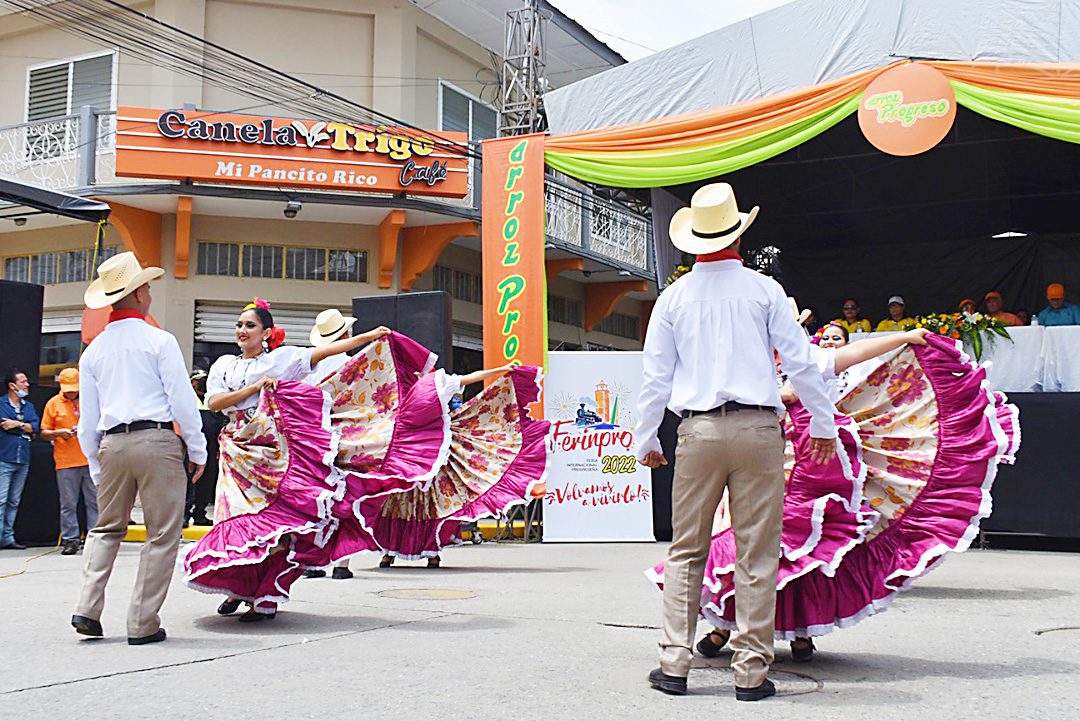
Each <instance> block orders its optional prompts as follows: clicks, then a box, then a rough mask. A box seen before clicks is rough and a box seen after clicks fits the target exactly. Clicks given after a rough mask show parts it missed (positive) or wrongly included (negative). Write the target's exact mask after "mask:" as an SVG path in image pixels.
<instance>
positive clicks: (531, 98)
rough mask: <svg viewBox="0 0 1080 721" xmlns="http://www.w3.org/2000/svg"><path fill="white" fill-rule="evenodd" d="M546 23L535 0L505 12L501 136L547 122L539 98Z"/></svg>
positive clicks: (523, 130) (500, 114) (530, 128)
mask: <svg viewBox="0 0 1080 721" xmlns="http://www.w3.org/2000/svg"><path fill="white" fill-rule="evenodd" d="M546 24H547V18H545V17H543V15H542V14H541V12H540V8H539V6H538V0H525V5H524V7H521V8H518V9H517V10H511V11H510V12H508V13H506V43H505V45H504V46H503V70H502V93H501V100H502V107H501V108H500V109H499V135H500V136H504V135H521V134H523V133H532V132H535V131H538V130H543V129H544V128H545V127H546V125H547V123H546V121H545V119H544V115H543V105H542V101H541V96H542V95H543V87H542V85H543V77H544V64H545V57H546V52H545V50H544V37H545V36H546V35H547V32H546Z"/></svg>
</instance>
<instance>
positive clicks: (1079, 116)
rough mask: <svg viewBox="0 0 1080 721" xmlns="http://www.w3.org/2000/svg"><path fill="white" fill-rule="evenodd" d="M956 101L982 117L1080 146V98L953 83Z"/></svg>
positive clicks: (954, 81) (958, 82) (957, 81)
mask: <svg viewBox="0 0 1080 721" xmlns="http://www.w3.org/2000/svg"><path fill="white" fill-rule="evenodd" d="M950 83H951V84H952V87H953V92H954V93H955V94H956V102H957V103H959V104H960V105H962V106H964V107H965V108H967V109H968V110H971V111H974V112H976V113H978V114H979V115H985V116H986V117H988V118H990V119H992V120H997V121H999V122H1002V123H1008V124H1009V125H1013V126H1015V127H1017V128H1020V129H1022V130H1027V131H1028V132H1031V133H1038V134H1039V135H1045V136H1046V137H1048V138H1055V139H1057V140H1064V141H1066V142H1069V143H1080V99H1076V98H1062V97H1055V96H1052V95H1029V94H1026V93H1012V92H1008V91H1004V90H993V89H990V88H984V87H980V86H978V85H969V84H967V83H963V82H960V81H959V80H951V81H950Z"/></svg>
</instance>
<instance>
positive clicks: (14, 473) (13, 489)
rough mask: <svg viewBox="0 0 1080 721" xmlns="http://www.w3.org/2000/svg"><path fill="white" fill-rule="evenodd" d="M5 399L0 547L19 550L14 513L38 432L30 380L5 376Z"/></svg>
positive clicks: (0, 404)
mask: <svg viewBox="0 0 1080 721" xmlns="http://www.w3.org/2000/svg"><path fill="white" fill-rule="evenodd" d="M4 386H5V387H6V388H7V394H6V397H5V398H4V399H3V400H0V548H17V549H22V548H26V546H24V545H22V544H21V543H19V542H18V541H16V540H15V514H17V513H18V512H19V501H21V500H22V492H23V486H25V485H26V476H27V474H29V472H30V438H31V436H33V435H34V434H35V433H37V432H38V431H39V430H40V425H41V423H40V421H39V420H38V414H37V411H36V410H34V406H32V405H30V403H29V401H27V400H26V396H27V395H29V393H30V381H29V379H28V378H27V377H26V374H25V373H23V372H22V371H20V370H14V369H13V370H11V371H9V372H8V374H7V375H6V376H4Z"/></svg>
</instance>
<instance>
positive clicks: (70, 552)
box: [60, 541, 79, 556]
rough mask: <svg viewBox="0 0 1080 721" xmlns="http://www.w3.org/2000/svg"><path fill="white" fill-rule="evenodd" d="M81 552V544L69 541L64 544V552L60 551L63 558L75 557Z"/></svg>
mask: <svg viewBox="0 0 1080 721" xmlns="http://www.w3.org/2000/svg"><path fill="white" fill-rule="evenodd" d="M78 552H79V542H78V541H69V542H67V543H65V544H64V550H63V551H60V555H61V556H74V555H75V554H76V553H78Z"/></svg>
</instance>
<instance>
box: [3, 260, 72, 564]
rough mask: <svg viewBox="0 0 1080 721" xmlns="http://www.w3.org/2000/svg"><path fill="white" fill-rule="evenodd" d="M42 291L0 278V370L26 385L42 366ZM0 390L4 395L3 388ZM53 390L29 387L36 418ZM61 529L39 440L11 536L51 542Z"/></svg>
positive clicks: (45, 448) (48, 455)
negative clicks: (16, 374)
mask: <svg viewBox="0 0 1080 721" xmlns="http://www.w3.org/2000/svg"><path fill="white" fill-rule="evenodd" d="M44 295H45V288H43V287H42V286H40V285H33V284H31V283H16V282H13V281H8V280H0V339H3V342H2V343H0V370H2V371H3V374H4V375H6V374H7V372H8V371H9V370H11V369H12V368H18V369H19V370H21V371H23V372H24V373H26V375H27V377H28V378H29V379H30V381H31V382H35V381H37V379H38V365H39V364H40V362H41V304H42V301H43V299H44ZM2 392H4V393H6V392H7V388H6V387H5V388H3V389H2ZM55 392H56V389H54V388H43V387H40V386H31V388H30V397H29V398H28V400H29V401H30V402H31V403H32V404H33V405H34V408H35V409H36V410H37V412H38V417H40V416H41V411H42V409H43V408H44V407H45V401H47V400H48V399H49V398H50V397H52V396H53V394H54V393H55ZM59 525H60V516H59V504H58V501H57V492H56V474H55V471H54V470H53V461H52V445H51V444H49V443H44V442H42V441H39V440H34V441H33V442H32V443H31V444H30V475H29V476H28V477H27V479H26V486H25V488H24V489H23V494H22V501H21V502H20V504H19V514H18V516H17V517H16V519H15V536H16V538H17V539H18V540H20V541H22V542H23V543H48V542H55V540H56V533H57V530H58V528H59Z"/></svg>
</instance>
